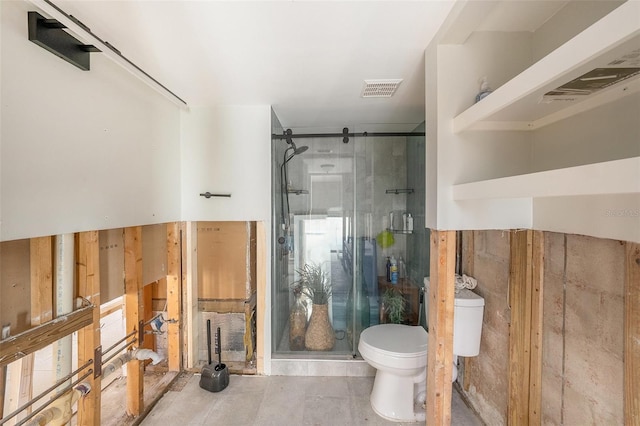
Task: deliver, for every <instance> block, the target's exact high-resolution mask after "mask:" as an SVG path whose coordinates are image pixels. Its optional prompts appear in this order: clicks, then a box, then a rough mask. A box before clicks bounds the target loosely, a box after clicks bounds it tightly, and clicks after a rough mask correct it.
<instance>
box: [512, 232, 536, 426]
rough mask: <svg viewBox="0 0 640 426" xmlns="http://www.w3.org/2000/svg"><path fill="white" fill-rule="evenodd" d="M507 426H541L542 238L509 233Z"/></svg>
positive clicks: (528, 233) (530, 234)
mask: <svg viewBox="0 0 640 426" xmlns="http://www.w3.org/2000/svg"><path fill="white" fill-rule="evenodd" d="M510 258H511V259H510V272H509V304H510V306H511V324H510V330H509V403H508V417H507V421H508V424H511V425H528V424H534V425H535V424H540V403H541V390H542V389H541V381H542V302H543V299H542V280H543V277H544V237H543V233H542V232H540V231H531V230H526V231H511V254H510Z"/></svg>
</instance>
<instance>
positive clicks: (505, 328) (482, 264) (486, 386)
mask: <svg viewBox="0 0 640 426" xmlns="http://www.w3.org/2000/svg"><path fill="white" fill-rule="evenodd" d="M465 236H466V233H465V234H464V235H463V247H468V246H465ZM466 241H467V242H469V241H470V238H467V239H466ZM469 250H470V251H472V255H469V257H472V258H473V275H472V276H473V277H474V278H476V279H477V280H478V286H477V287H476V288H475V289H474V290H473V291H474V292H475V293H477V294H479V295H480V296H482V297H483V298H484V301H485V307H484V319H483V324H482V338H481V340H480V354H479V355H478V356H477V357H473V358H466V359H465V381H467V386H468V388H467V391H466V392H465V395H466V397H467V399H468V400H469V402H470V403H471V405H472V406H473V407H474V409H475V410H476V411H477V412H478V413H479V414H480V416H481V417H482V419H483V420H484V421H485V423H486V424H506V422H507V420H506V419H507V400H508V396H507V395H508V393H507V389H508V382H509V381H508V378H509V374H508V367H507V365H506V364H507V359H508V357H509V317H510V310H509V305H508V303H507V295H508V290H507V289H508V282H509V254H510V234H509V232H508V231H473V249H470V248H469ZM465 258H467V256H466V255H465ZM466 262H470V260H468V259H467V260H464V259H463V264H465V263H466ZM468 360H473V361H472V362H469V363H467V362H466V361H468Z"/></svg>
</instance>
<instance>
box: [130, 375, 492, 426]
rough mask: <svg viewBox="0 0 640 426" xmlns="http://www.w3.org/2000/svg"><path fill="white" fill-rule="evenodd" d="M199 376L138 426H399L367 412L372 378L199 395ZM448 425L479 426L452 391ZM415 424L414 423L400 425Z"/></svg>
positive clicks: (265, 380)
mask: <svg viewBox="0 0 640 426" xmlns="http://www.w3.org/2000/svg"><path fill="white" fill-rule="evenodd" d="M199 380H200V376H199V375H193V376H191V377H190V378H185V379H184V380H183V383H182V384H179V381H178V386H175V384H174V386H172V388H173V390H170V391H169V392H167V393H166V394H165V395H164V396H163V397H162V399H161V400H160V401H159V402H158V403H157V405H156V406H155V407H154V408H153V410H152V411H151V413H150V414H149V415H148V416H147V417H146V418H145V419H144V421H143V422H142V423H141V424H142V425H143V426H154V425H159V426H167V425H183V426H186V425H213V424H219V425H225V426H231V425H238V426H240V425H242V426H249V425H255V426H258V425H260V426H263V425H274V426H275V425H277V426H289V425H291V426H294V425H295V426H297V425H317V426H322V425H327V426H329V425H331V426H336V425H344V426H347V425H349V426H358V425H402V424H405V423H394V422H390V421H386V420H384V419H383V418H381V417H379V416H378V415H377V414H375V413H374V411H373V410H372V409H371V405H370V403H369V394H370V392H371V388H372V386H373V377H291V376H269V377H265V376H234V375H232V376H231V378H230V381H229V386H228V387H227V388H226V389H225V390H223V391H222V392H218V393H211V392H207V391H205V390H203V389H201V388H200V387H199V385H198V383H199ZM451 405H452V419H451V424H452V425H456V426H472V425H482V422H481V421H480V420H478V419H477V418H476V417H475V415H474V414H473V412H472V411H471V410H470V409H469V408H468V407H467V406H466V405H465V403H464V402H463V401H462V400H461V399H460V396H459V395H458V392H457V391H456V390H454V391H453V399H452V403H451ZM406 424H418V423H406Z"/></svg>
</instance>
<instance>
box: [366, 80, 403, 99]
mask: <svg viewBox="0 0 640 426" xmlns="http://www.w3.org/2000/svg"><path fill="white" fill-rule="evenodd" d="M400 83H402V79H401V78H395V79H387V80H365V81H364V87H363V88H362V97H363V98H390V97H391V96H393V94H394V93H396V90H397V89H398V86H400Z"/></svg>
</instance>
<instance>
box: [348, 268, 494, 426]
mask: <svg viewBox="0 0 640 426" xmlns="http://www.w3.org/2000/svg"><path fill="white" fill-rule="evenodd" d="M428 290H429V285H428V281H427V280H425V293H426V294H428ZM425 298H426V297H425ZM483 312H484V299H483V298H482V297H480V296H479V295H477V294H475V293H473V292H471V291H470V290H468V289H463V290H460V291H458V292H457V293H456V296H455V302H454V312H453V354H454V357H453V359H452V360H451V361H452V362H453V368H452V378H451V380H452V381H455V380H456V377H457V375H458V369H457V366H456V363H457V359H458V356H464V357H471V356H477V355H478V354H479V352H480V336H481V333H482V319H483ZM428 336H429V335H428V334H427V332H426V331H425V329H424V328H423V327H421V326H410V325H401V324H381V325H374V326H373V327H369V328H367V329H365V330H364V331H363V332H362V333H361V334H360V343H359V344H358V351H359V352H360V355H362V358H363V359H364V360H365V361H367V363H369V365H371V366H372V367H374V368H375V369H376V370H377V371H376V377H375V380H374V382H373V390H372V391H371V398H370V400H371V407H372V408H373V410H374V411H375V412H376V414H378V415H379V416H381V417H384V418H385V419H387V420H391V421H396V422H415V421H424V420H425V418H426V415H425V414H426V413H425V410H424V405H425V404H424V403H425V395H426V392H425V391H426V379H427V371H426V367H427V340H428Z"/></svg>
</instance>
